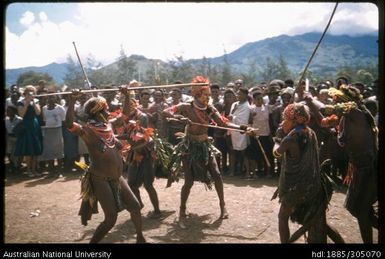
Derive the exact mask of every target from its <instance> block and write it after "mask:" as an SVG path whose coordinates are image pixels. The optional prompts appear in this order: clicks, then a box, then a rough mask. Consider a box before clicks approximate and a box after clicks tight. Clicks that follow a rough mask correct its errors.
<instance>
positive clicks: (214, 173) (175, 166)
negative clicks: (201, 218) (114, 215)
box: [163, 76, 251, 219]
mask: <svg viewBox="0 0 385 259" xmlns="http://www.w3.org/2000/svg"><path fill="white" fill-rule="evenodd" d="M192 83H206V85H199V86H197V85H194V86H192V91H191V93H192V95H193V98H194V99H193V100H192V101H191V102H187V103H180V104H178V105H176V106H172V107H170V108H167V109H165V110H164V111H163V115H164V116H165V117H166V118H168V119H169V120H179V121H181V122H184V123H187V126H186V130H185V136H184V138H183V140H182V141H181V142H180V143H179V144H178V145H177V146H176V147H175V150H174V153H173V158H172V159H171V162H170V164H169V167H170V168H171V169H172V170H173V171H175V170H176V171H178V170H180V169H182V170H183V171H184V176H185V181H184V185H183V187H182V192H181V204H180V211H179V217H180V219H183V218H185V217H186V216H187V214H186V203H187V199H188V196H189V194H190V190H191V187H192V186H193V184H194V181H201V182H203V183H205V184H206V185H207V187H208V188H209V189H211V184H212V182H214V186H215V190H216V192H217V194H218V198H219V206H220V210H221V213H220V217H219V218H220V219H226V218H228V212H227V210H226V207H225V199H224V192H223V181H222V177H221V174H220V172H219V169H218V165H217V162H216V159H215V156H216V155H217V154H218V153H219V154H220V151H219V150H218V149H216V148H215V147H214V145H213V144H212V141H209V137H208V135H207V128H208V127H217V128H222V129H224V128H225V129H228V130H237V131H242V132H245V133H246V132H251V129H250V128H249V127H248V126H247V125H241V126H239V125H235V124H232V123H229V122H228V120H227V119H225V118H224V117H222V116H221V115H220V114H219V112H218V111H217V109H216V108H215V107H214V106H212V105H209V99H210V94H211V93H210V87H209V81H208V79H206V78H204V77H202V76H197V77H195V78H194V79H193V80H192ZM211 120H212V121H214V122H215V123H216V124H218V125H220V126H212V125H209V122H210V121H211ZM177 160H179V161H177Z"/></svg>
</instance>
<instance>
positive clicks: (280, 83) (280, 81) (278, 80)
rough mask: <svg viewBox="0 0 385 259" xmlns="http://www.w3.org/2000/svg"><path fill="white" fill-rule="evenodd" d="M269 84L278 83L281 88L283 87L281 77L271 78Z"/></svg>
mask: <svg viewBox="0 0 385 259" xmlns="http://www.w3.org/2000/svg"><path fill="white" fill-rule="evenodd" d="M269 85H278V86H279V87H280V88H281V89H282V88H284V87H285V85H286V84H285V82H284V81H282V80H281V79H274V80H271V82H270V83H269Z"/></svg>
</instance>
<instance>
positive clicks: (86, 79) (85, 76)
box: [72, 41, 91, 88]
mask: <svg viewBox="0 0 385 259" xmlns="http://www.w3.org/2000/svg"><path fill="white" fill-rule="evenodd" d="M72 44H74V48H75V52H76V56H77V57H78V60H79V64H80V67H81V68H82V71H83V75H84V79H85V81H86V83H87V85H88V88H91V83H90V80H88V76H87V74H86V71H85V70H84V67H83V64H82V61H81V60H80V56H79V53H78V50H77V48H76V45H75V42H74V41H73V42H72Z"/></svg>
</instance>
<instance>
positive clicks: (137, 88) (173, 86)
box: [35, 83, 209, 97]
mask: <svg viewBox="0 0 385 259" xmlns="http://www.w3.org/2000/svg"><path fill="white" fill-rule="evenodd" d="M203 85H209V84H208V83H188V84H173V85H149V86H136V87H127V89H128V90H145V89H164V88H175V87H185V86H203ZM119 90H120V89H119V88H109V89H92V90H80V93H97V92H114V91H119ZM68 94H72V92H58V93H47V94H39V95H35V97H44V96H53V95H68Z"/></svg>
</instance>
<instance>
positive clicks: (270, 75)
mask: <svg viewBox="0 0 385 259" xmlns="http://www.w3.org/2000/svg"><path fill="white" fill-rule="evenodd" d="M278 71H279V66H278V65H277V64H276V63H274V61H273V60H272V59H271V58H270V57H267V58H266V60H265V66H264V68H263V69H262V71H261V72H260V75H261V77H262V79H263V81H265V82H267V83H268V82H270V81H271V80H273V79H275V78H276V75H277V74H278Z"/></svg>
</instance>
